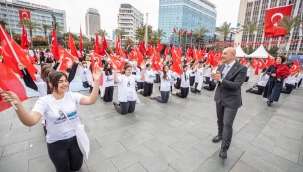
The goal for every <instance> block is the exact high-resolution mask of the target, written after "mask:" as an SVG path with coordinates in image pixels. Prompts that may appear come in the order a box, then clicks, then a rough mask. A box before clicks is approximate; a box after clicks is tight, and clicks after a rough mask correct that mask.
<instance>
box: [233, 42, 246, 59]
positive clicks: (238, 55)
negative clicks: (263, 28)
mask: <svg viewBox="0 0 303 172" xmlns="http://www.w3.org/2000/svg"><path fill="white" fill-rule="evenodd" d="M244 56H245V57H247V54H246V53H245V52H244V51H243V50H242V48H241V46H240V45H239V46H238V47H237V48H236V57H244Z"/></svg>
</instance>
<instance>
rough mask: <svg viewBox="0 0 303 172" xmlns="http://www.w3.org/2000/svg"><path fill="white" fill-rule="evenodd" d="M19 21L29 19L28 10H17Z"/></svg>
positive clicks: (29, 13)
mask: <svg viewBox="0 0 303 172" xmlns="http://www.w3.org/2000/svg"><path fill="white" fill-rule="evenodd" d="M19 18H20V20H26V19H30V18H31V12H30V11H29V10H19Z"/></svg>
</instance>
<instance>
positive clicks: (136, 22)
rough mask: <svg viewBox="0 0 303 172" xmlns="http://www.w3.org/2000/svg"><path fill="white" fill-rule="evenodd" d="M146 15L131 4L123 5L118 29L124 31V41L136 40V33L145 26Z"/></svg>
mask: <svg viewBox="0 0 303 172" xmlns="http://www.w3.org/2000/svg"><path fill="white" fill-rule="evenodd" d="M143 18H144V15H143V13H141V12H140V11H139V10H137V9H136V8H135V7H133V6H132V5H131V4H121V5H120V8H119V14H118V29H123V30H124V31H125V32H126V34H125V35H123V36H122V40H126V39H132V40H133V41H134V42H138V41H139V40H135V31H136V30H137V29H138V28H139V27H140V26H141V25H142V24H143Z"/></svg>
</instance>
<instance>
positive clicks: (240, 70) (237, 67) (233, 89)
mask: <svg viewBox="0 0 303 172" xmlns="http://www.w3.org/2000/svg"><path fill="white" fill-rule="evenodd" d="M224 67H225V64H223V65H220V66H219V67H218V68H217V71H220V73H221V76H222V72H223V70H224ZM246 73H247V67H245V66H244V65H242V64H240V63H239V62H237V61H236V62H235V64H234V65H233V66H232V67H231V69H230V70H229V71H228V73H227V74H226V76H225V78H224V79H223V81H222V83H220V82H218V85H217V89H216V91H215V98H214V100H215V102H216V103H221V104H222V105H223V106H226V107H230V108H239V107H240V106H241V105H242V96H241V86H242V84H243V82H244V81H245V78H246Z"/></svg>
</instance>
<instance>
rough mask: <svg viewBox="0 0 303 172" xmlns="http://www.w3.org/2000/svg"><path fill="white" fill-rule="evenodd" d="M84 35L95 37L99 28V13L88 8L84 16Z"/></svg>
mask: <svg viewBox="0 0 303 172" xmlns="http://www.w3.org/2000/svg"><path fill="white" fill-rule="evenodd" d="M85 27H86V35H87V36H92V35H95V34H96V32H97V31H98V30H100V28H101V17H100V14H99V11H98V10H97V9H94V8H89V9H88V10H87V12H86V15H85Z"/></svg>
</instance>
